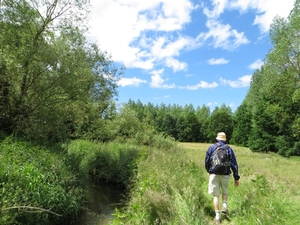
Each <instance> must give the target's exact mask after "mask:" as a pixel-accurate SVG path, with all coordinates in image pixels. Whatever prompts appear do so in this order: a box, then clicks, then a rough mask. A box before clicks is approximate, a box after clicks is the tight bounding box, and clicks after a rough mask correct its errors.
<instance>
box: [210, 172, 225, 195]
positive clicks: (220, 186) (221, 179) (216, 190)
mask: <svg viewBox="0 0 300 225" xmlns="http://www.w3.org/2000/svg"><path fill="white" fill-rule="evenodd" d="M228 184H229V175H216V174H210V175H209V183H208V193H209V194H212V195H215V196H220V193H221V192H220V191H222V194H223V195H228Z"/></svg>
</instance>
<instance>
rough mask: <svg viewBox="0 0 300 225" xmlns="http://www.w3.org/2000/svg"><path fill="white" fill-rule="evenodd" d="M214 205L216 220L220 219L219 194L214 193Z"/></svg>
mask: <svg viewBox="0 0 300 225" xmlns="http://www.w3.org/2000/svg"><path fill="white" fill-rule="evenodd" d="M214 207H215V212H216V220H220V219H221V215H220V203H219V196H217V195H214Z"/></svg>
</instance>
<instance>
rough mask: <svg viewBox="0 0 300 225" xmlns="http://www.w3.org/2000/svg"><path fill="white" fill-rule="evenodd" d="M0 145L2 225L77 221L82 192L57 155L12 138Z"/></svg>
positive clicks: (0, 207)
mask: <svg viewBox="0 0 300 225" xmlns="http://www.w3.org/2000/svg"><path fill="white" fill-rule="evenodd" d="M0 145H1V147H0V155H1V162H0V181H1V183H0V198H1V203H0V223H1V224H6V225H9V224H28V225H30V224H37V221H38V222H39V223H40V224H45V225H46V224H64V223H65V222H67V221H70V220H72V219H74V218H76V215H77V212H78V211H79V208H80V202H81V201H82V199H83V189H82V188H81V187H80V186H79V184H78V182H77V180H76V177H75V176H74V175H73V174H72V173H71V172H70V171H69V170H68V169H67V167H66V166H65V164H64V162H63V161H62V160H61V159H60V158H59V157H58V156H57V155H55V154H51V153H50V152H49V151H47V150H46V149H44V148H41V147H37V146H32V145H30V144H28V143H23V142H15V141H12V140H11V139H6V140H4V141H2V142H1V144H0Z"/></svg>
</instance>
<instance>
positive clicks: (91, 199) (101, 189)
mask: <svg viewBox="0 0 300 225" xmlns="http://www.w3.org/2000/svg"><path fill="white" fill-rule="evenodd" d="M87 191H88V199H87V200H88V202H87V204H86V207H87V210H86V211H85V212H84V213H82V215H80V217H79V221H78V223H77V224H78V225H106V224H108V223H109V222H110V221H111V219H112V218H113V215H112V214H114V212H115V209H116V208H121V207H122V205H121V204H120V202H121V199H122V197H123V195H122V193H123V192H122V190H121V189H120V188H118V187H116V186H114V185H112V184H107V183H99V184H91V185H89V188H88V190H87Z"/></svg>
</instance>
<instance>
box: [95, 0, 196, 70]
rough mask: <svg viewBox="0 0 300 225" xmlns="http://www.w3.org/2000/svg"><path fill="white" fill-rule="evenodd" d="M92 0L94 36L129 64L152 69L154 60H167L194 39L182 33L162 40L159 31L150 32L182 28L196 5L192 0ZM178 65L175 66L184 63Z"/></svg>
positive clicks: (109, 50) (115, 57) (102, 46)
mask: <svg viewBox="0 0 300 225" xmlns="http://www.w3.org/2000/svg"><path fill="white" fill-rule="evenodd" d="M91 3H92V9H93V13H92V20H91V38H92V40H96V41H97V42H98V44H99V45H100V48H101V49H102V50H104V51H107V52H108V53H109V54H111V55H112V59H113V60H114V61H118V62H122V63H123V64H124V65H125V66H126V67H127V68H142V69H146V70H151V69H153V68H154V66H155V63H157V62H160V63H164V62H165V61H164V60H162V61H161V59H162V58H165V57H168V58H171V57H174V56H178V55H179V52H180V51H181V50H182V49H183V48H185V47H186V46H187V45H188V42H190V41H191V40H185V38H182V37H179V38H177V39H176V38H174V37H173V38H172V39H170V40H169V39H165V40H163V39H161V38H160V35H158V38H156V39H154V40H151V39H149V37H148V36H147V33H148V32H160V31H162V32H172V31H179V30H181V29H182V28H183V26H184V25H185V24H187V23H189V22H190V21H191V18H190V16H191V11H193V10H194V9H196V8H197V6H196V5H193V4H192V2H191V1H189V0H177V1H176V2H174V1H172V0H152V1H140V0H115V1H111V0H101V1H99V0H92V1H91ZM168 38H169V37H168ZM161 41H163V43H162V44H163V45H161V46H160V45H159V44H160V42H161ZM156 42H157V43H156ZM162 47H163V48H162ZM151 49H152V50H151ZM153 50H154V51H153ZM155 50H157V51H155ZM166 66H173V64H168V65H166ZM176 66H177V65H175V68H173V69H174V70H178V69H179V68H181V67H182V66H180V67H176Z"/></svg>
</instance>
